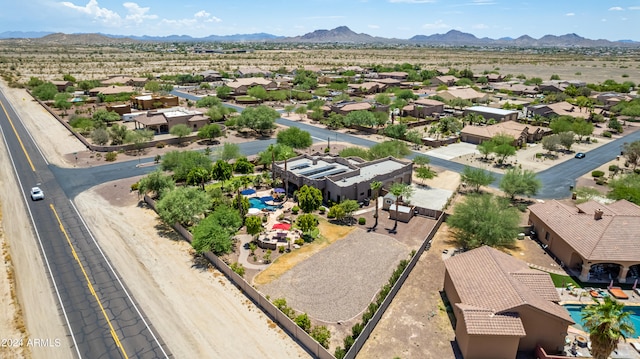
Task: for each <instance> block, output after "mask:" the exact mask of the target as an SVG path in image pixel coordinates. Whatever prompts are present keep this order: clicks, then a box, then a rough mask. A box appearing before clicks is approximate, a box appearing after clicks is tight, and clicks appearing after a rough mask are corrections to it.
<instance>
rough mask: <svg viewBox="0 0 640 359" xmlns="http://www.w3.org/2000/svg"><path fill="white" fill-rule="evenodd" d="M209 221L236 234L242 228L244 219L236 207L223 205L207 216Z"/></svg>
mask: <svg viewBox="0 0 640 359" xmlns="http://www.w3.org/2000/svg"><path fill="white" fill-rule="evenodd" d="M207 219H209V220H211V221H213V222H214V223H215V224H217V225H219V226H220V227H221V228H223V229H224V230H225V231H227V232H228V233H232V234H234V233H236V232H237V231H238V229H240V227H242V217H241V216H240V213H239V212H238V211H237V210H236V209H235V207H230V206H226V205H221V206H218V207H216V209H215V210H214V211H213V212H212V213H211V214H210V215H208V216H207Z"/></svg>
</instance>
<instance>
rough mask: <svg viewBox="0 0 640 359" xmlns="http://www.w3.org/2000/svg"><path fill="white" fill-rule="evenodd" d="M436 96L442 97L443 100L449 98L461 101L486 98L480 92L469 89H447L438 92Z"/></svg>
mask: <svg viewBox="0 0 640 359" xmlns="http://www.w3.org/2000/svg"><path fill="white" fill-rule="evenodd" d="M437 94H438V95H440V96H442V97H444V98H445V99H446V98H447V97H450V98H461V99H463V100H475V99H480V98H484V97H485V96H487V95H486V94H484V93H482V92H478V91H476V90H474V89H472V88H471V87H466V88H457V89H449V90H445V91H440V92H438V93H437Z"/></svg>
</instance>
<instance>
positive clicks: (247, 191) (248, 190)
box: [240, 188, 256, 196]
mask: <svg viewBox="0 0 640 359" xmlns="http://www.w3.org/2000/svg"><path fill="white" fill-rule="evenodd" d="M240 193H241V194H242V195H244V196H248V195H250V194H254V193H256V190H255V189H253V188H247V189H245V190H242V191H240Z"/></svg>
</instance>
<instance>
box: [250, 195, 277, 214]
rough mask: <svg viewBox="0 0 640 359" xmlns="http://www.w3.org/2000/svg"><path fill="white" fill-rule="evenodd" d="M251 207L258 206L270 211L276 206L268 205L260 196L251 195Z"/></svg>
mask: <svg viewBox="0 0 640 359" xmlns="http://www.w3.org/2000/svg"><path fill="white" fill-rule="evenodd" d="M249 207H251V208H257V209H260V210H261V209H263V208H266V209H267V210H269V211H273V210H274V209H275V208H274V207H273V206H268V205H266V204H265V203H264V202H263V201H262V200H261V199H260V198H258V197H251V198H249Z"/></svg>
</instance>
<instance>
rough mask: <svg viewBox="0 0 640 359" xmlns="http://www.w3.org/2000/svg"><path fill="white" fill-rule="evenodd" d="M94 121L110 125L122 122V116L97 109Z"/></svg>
mask: <svg viewBox="0 0 640 359" xmlns="http://www.w3.org/2000/svg"><path fill="white" fill-rule="evenodd" d="M92 118H93V120H94V121H98V122H101V123H105V124H106V123H110V122H115V121H120V115H118V114H117V113H115V112H113V111H107V110H106V109H104V108H99V109H97V110H96V111H95V112H94V113H93V116H92Z"/></svg>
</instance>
